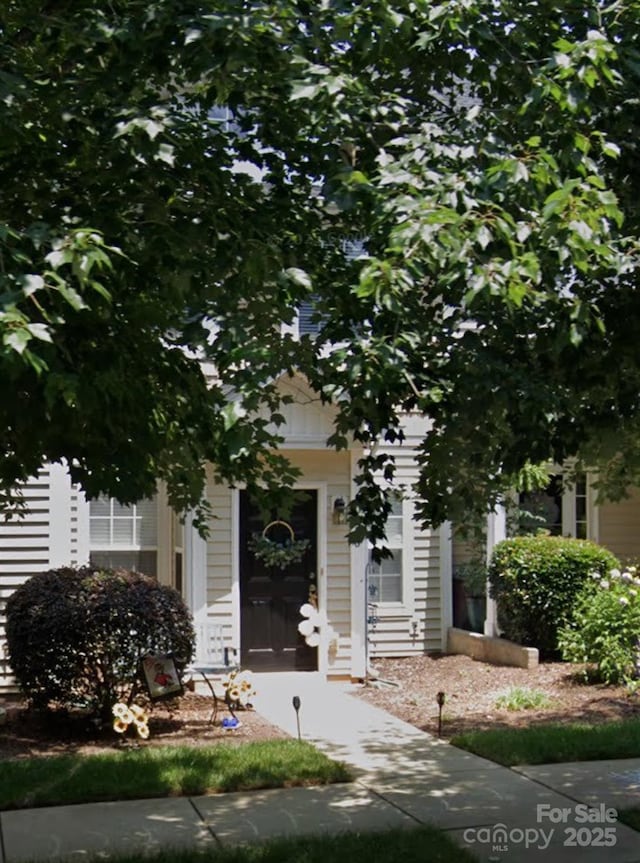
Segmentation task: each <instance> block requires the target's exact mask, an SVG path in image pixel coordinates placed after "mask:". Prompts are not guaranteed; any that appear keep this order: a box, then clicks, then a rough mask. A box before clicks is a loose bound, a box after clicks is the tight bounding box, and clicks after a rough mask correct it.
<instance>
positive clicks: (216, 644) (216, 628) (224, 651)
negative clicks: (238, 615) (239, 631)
mask: <svg viewBox="0 0 640 863" xmlns="http://www.w3.org/2000/svg"><path fill="white" fill-rule="evenodd" d="M195 629H196V655H195V659H194V660H193V661H192V662H191V663H190V665H188V666H187V668H186V669H185V671H186V672H187V673H191V674H199V675H200V676H201V677H202V679H203V680H204V682H205V683H206V684H207V686H208V687H209V691H210V692H211V696H212V698H213V710H212V712H211V719H210V720H209V722H210V724H212V725H213V724H214V723H215V721H216V717H217V715H218V709H219V707H220V702H222V703H223V704H224V703H225V701H224V697H223V696H221V695H218V694H216V691H215V688H214V681H213V678H214V677H216V676H218V675H221V674H228V673H229V672H230V671H233V670H234V669H236V668H238V652H237V650H236V649H235V648H234V647H229V646H227V645H226V644H225V640H224V626H223V625H222V624H221V623H200V624H197V625H196V627H195ZM227 707H228V709H229V711H230V713H231V715H232V716H233V717H234V718H236V716H235V714H234V712H233V710H232V709H231V707H230V706H229V705H227Z"/></svg>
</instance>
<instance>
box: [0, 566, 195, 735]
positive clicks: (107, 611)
mask: <svg viewBox="0 0 640 863" xmlns="http://www.w3.org/2000/svg"><path fill="white" fill-rule="evenodd" d="M6 614H7V622H6V635H7V647H8V656H9V662H10V664H11V667H12V669H13V672H14V674H15V676H16V679H17V681H18V683H19V685H20V687H21V689H22V691H23V692H24V693H25V695H26V696H27V697H28V698H29V699H30V700H31V702H32V703H33V704H34V706H36V707H47V706H49V705H51V704H52V703H53V704H56V705H60V706H64V707H68V708H70V707H77V706H81V707H84V708H87V709H89V710H90V711H91V712H92V713H94V714H97V715H102V716H104V717H105V718H106V717H107V716H109V715H110V710H111V706H112V705H113V703H114V702H115V701H117V700H118V698H119V697H120V696H121V695H122V693H123V691H124V689H125V688H130V687H131V686H132V684H133V682H134V680H135V677H136V674H137V665H138V661H139V658H140V657H141V656H143V655H144V654H145V653H149V652H158V653H173V654H174V655H175V656H176V658H179V659H180V660H183V661H184V662H188V661H189V660H190V659H191V657H192V655H193V647H194V638H195V636H194V631H193V624H192V621H191V614H190V612H189V610H188V609H187V607H186V606H185V604H184V602H183V601H182V598H181V597H180V595H179V594H178V593H177V591H175V590H173V588H170V587H166V586H164V585H161V584H158V582H157V581H156V580H155V579H153V578H150V577H149V576H146V575H141V574H140V573H137V572H127V571H126V570H100V569H93V568H90V567H85V568H82V569H72V568H70V567H64V568H61V569H53V570H50V571H48V572H42V573H39V574H38V575H34V576H33V577H32V578H30V579H29V580H28V581H27V582H25V583H24V584H23V585H22V586H21V587H19V588H18V589H17V590H16V591H15V593H13V594H12V596H11V597H10V598H9V600H8V602H7V612H6Z"/></svg>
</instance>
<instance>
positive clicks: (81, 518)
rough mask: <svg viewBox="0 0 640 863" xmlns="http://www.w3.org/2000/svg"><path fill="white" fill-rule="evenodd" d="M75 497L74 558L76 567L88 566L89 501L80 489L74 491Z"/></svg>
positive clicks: (89, 547)
mask: <svg viewBox="0 0 640 863" xmlns="http://www.w3.org/2000/svg"><path fill="white" fill-rule="evenodd" d="M75 497H76V501H77V503H76V505H77V507H78V513H77V519H78V520H77V522H76V524H77V526H78V538H77V540H76V543H77V544H76V556H77V561H78V566H88V565H89V555H90V551H91V545H90V543H89V501H88V500H87V498H86V496H85V494H84V492H82V491H81V489H80V488H78V489H77V490H76V492H75Z"/></svg>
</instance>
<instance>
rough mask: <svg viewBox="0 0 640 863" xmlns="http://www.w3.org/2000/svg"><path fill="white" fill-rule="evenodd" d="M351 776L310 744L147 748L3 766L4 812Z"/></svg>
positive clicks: (0, 789) (0, 765)
mask: <svg viewBox="0 0 640 863" xmlns="http://www.w3.org/2000/svg"><path fill="white" fill-rule="evenodd" d="M350 778H351V776H350V774H349V772H348V770H347V768H346V767H345V766H344V765H343V764H338V763H336V762H335V761H331V760H330V759H329V758H327V757H326V756H325V755H323V754H322V753H321V752H319V751H318V750H317V749H315V748H314V747H313V746H311V745H310V744H309V743H305V742H299V741H297V740H271V741H265V742H256V743H247V744H245V745H243V746H228V745H218V746H214V747H204V746H203V747H186V746H181V747H177V746H176V747H157V748H156V747H148V748H141V749H129V750H125V751H119V752H109V753H103V754H99V755H59V756H52V757H50V758H24V759H13V760H9V761H4V762H2V763H0V809H21V808H25V807H30V806H56V805H62V804H69V803H90V802H95V801H98V800H132V799H136V798H142V797H170V796H178V795H192V794H208V793H213V792H219V791H241V790H249V789H253V788H280V787H285V786H286V787H290V786H293V785H322V784H327V783H331V782H344V781H348V780H349V779H350Z"/></svg>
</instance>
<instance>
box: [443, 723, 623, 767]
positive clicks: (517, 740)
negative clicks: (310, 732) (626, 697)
mask: <svg viewBox="0 0 640 863" xmlns="http://www.w3.org/2000/svg"><path fill="white" fill-rule="evenodd" d="M451 743H452V744H453V745H454V746H458V747H460V749H466V750H468V751H469V752H474V753H475V754H476V755H482V756H483V757H484V758H488V759H489V760H490V761H497V762H498V764H503V765H504V766H505V767H514V766H516V765H520V764H552V763H560V762H563V761H600V760H604V759H609V758H636V757H638V754H639V752H640V719H627V720H624V721H621V722H611V723H603V724H601V725H587V724H584V723H580V722H574V723H567V724H558V725H539V726H532V727H530V728H500V729H495V730H489V731H468V732H465V733H464V734H459V735H457V736H455V737H453V738H452V739H451Z"/></svg>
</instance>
